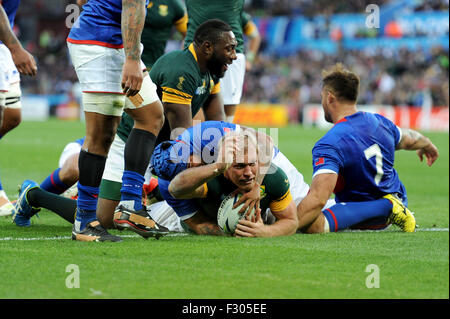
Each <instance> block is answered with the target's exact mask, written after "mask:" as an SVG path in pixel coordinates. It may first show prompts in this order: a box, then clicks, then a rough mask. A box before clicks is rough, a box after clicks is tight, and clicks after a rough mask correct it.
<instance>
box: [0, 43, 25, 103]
mask: <svg viewBox="0 0 450 319" xmlns="http://www.w3.org/2000/svg"><path fill="white" fill-rule="evenodd" d="M21 95H22V93H21V90H20V73H19V71H17V68H16V66H15V64H14V61H13V59H12V56H11V52H10V51H9V49H8V48H7V47H6V45H4V44H3V43H1V44H0V105H1V106H4V107H7V108H21V106H22V105H21V103H20V97H21Z"/></svg>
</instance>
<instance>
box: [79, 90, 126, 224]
mask: <svg viewBox="0 0 450 319" xmlns="http://www.w3.org/2000/svg"><path fill="white" fill-rule="evenodd" d="M92 94H96V93H92ZM100 104H101V103H100ZM84 106H85V110H86V103H84ZM85 119H86V140H85V141H84V144H83V146H82V149H81V151H80V155H79V158H78V169H79V180H78V185H77V187H78V199H77V215H76V222H75V231H76V232H77V231H78V232H79V231H81V230H83V229H84V228H85V226H86V225H87V224H88V223H90V222H92V221H94V220H95V219H96V209H97V197H98V192H99V186H100V181H101V178H102V174H103V170H104V167H105V162H106V154H107V153H108V150H109V148H110V146H111V143H112V140H113V137H114V134H115V132H116V129H117V126H118V124H119V120H120V117H119V116H114V115H104V114H100V113H94V112H89V111H85Z"/></svg>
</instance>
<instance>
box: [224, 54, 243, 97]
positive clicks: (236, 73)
mask: <svg viewBox="0 0 450 319" xmlns="http://www.w3.org/2000/svg"><path fill="white" fill-rule="evenodd" d="M236 56H237V59H236V60H234V61H233V63H232V64H230V65H229V66H228V70H227V71H226V72H225V76H224V77H223V78H222V79H220V95H221V96H222V99H223V105H238V104H239V103H241V96H242V87H243V86H244V76H245V55H244V54H243V53H237V54H236Z"/></svg>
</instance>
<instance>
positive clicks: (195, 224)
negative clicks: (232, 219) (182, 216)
mask: <svg viewBox="0 0 450 319" xmlns="http://www.w3.org/2000/svg"><path fill="white" fill-rule="evenodd" d="M184 222H185V223H186V224H187V225H188V226H189V227H190V228H191V229H192V230H193V231H194V232H195V233H196V234H197V235H213V236H225V235H226V234H225V233H224V232H223V231H222V230H221V229H220V228H219V226H218V225H217V224H214V223H213V222H212V221H210V220H208V219H207V218H206V217H205V216H204V215H203V213H202V212H197V213H196V214H195V215H194V216H192V217H190V218H188V219H186V220H185V221H184Z"/></svg>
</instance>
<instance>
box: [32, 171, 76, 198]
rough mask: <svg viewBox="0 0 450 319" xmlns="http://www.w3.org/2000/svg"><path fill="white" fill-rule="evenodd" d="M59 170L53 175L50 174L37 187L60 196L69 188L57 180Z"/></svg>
mask: <svg viewBox="0 0 450 319" xmlns="http://www.w3.org/2000/svg"><path fill="white" fill-rule="evenodd" d="M60 170H61V168H57V169H56V170H55V171H53V173H51V174H50V175H49V176H47V178H46V179H45V180H44V181H43V182H42V183H41V185H40V186H39V187H40V188H42V189H43V190H45V191H47V192H49V193H53V194H58V195H59V194H62V193H64V192H65V191H66V190H67V189H68V188H69V186H67V185H66V184H64V183H63V182H62V181H61V179H60V178H59V171H60Z"/></svg>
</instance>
